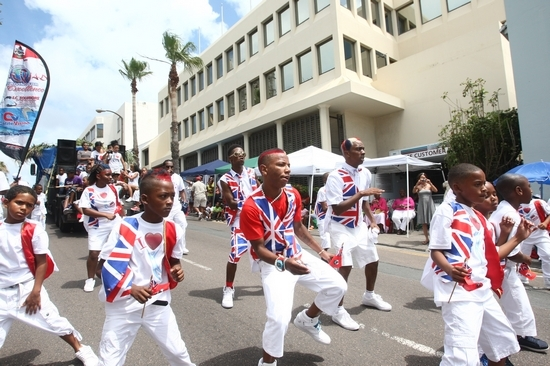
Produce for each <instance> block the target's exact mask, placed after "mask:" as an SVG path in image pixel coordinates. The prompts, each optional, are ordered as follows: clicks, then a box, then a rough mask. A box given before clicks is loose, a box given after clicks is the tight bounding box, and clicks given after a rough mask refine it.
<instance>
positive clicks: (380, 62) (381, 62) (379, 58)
mask: <svg viewBox="0 0 550 366" xmlns="http://www.w3.org/2000/svg"><path fill="white" fill-rule="evenodd" d="M387 64H388V61H387V60H386V54H384V53H382V52H378V51H376V68H378V69H381V68H383V67H384V66H386V65H387Z"/></svg>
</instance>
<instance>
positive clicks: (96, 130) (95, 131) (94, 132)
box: [84, 123, 103, 141]
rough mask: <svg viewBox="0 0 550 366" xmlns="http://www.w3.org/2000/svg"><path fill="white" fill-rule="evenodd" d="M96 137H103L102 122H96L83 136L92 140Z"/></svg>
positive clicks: (87, 139)
mask: <svg viewBox="0 0 550 366" xmlns="http://www.w3.org/2000/svg"><path fill="white" fill-rule="evenodd" d="M96 138H98V139H102V138H103V123H96V124H95V125H94V126H92V128H90V130H89V131H88V132H87V133H86V135H85V136H84V140H86V141H94V140H95V139H96Z"/></svg>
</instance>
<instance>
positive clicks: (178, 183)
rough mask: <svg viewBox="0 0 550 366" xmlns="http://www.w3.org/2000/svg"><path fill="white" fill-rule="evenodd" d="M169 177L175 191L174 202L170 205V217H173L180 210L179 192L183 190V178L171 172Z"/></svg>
mask: <svg viewBox="0 0 550 366" xmlns="http://www.w3.org/2000/svg"><path fill="white" fill-rule="evenodd" d="M170 178H172V184H173V185H174V192H176V195H175V197H174V204H173V205H172V210H171V211H170V217H174V215H175V214H177V213H178V212H181V204H180V192H181V191H185V185H184V184H183V178H182V177H181V176H180V175H179V174H177V173H174V174H172V176H171V177H170Z"/></svg>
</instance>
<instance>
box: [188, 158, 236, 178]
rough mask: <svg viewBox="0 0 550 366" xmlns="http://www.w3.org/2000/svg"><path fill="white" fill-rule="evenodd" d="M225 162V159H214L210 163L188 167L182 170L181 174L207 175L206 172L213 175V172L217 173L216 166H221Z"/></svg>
mask: <svg viewBox="0 0 550 366" xmlns="http://www.w3.org/2000/svg"><path fill="white" fill-rule="evenodd" d="M225 164H227V163H226V162H225V161H223V160H214V161H211V162H210V163H207V164H203V165H200V166H197V167H195V168H191V169H187V170H185V171H183V172H181V173H180V175H181V176H182V177H188V176H192V175H205V174H208V175H212V174H216V168H219V167H220V166H223V165H225Z"/></svg>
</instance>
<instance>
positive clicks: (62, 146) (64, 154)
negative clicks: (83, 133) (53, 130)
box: [57, 140, 76, 168]
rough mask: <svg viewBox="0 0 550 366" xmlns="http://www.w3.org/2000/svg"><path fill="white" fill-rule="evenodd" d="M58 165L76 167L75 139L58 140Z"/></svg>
mask: <svg viewBox="0 0 550 366" xmlns="http://www.w3.org/2000/svg"><path fill="white" fill-rule="evenodd" d="M57 165H58V166H59V165H68V166H71V167H73V168H74V167H76V141H75V140H57Z"/></svg>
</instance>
